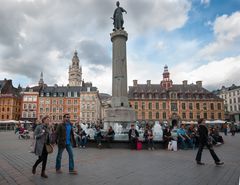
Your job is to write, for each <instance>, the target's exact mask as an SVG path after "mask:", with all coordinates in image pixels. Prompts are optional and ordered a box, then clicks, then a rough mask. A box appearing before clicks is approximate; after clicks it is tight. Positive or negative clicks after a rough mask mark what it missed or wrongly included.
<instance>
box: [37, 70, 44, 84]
mask: <svg viewBox="0 0 240 185" xmlns="http://www.w3.org/2000/svg"><path fill="white" fill-rule="evenodd" d="M38 85H39V86H43V85H44V81H43V72H41V74H40V80H39V82H38Z"/></svg>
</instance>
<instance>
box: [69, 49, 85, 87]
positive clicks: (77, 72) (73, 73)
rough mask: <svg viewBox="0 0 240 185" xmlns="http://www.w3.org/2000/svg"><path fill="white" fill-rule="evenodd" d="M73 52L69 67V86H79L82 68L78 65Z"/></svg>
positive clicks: (75, 54)
mask: <svg viewBox="0 0 240 185" xmlns="http://www.w3.org/2000/svg"><path fill="white" fill-rule="evenodd" d="M77 54H78V53H77V51H76V50H75V52H74V56H73V58H72V65H70V66H69V72H68V73H69V78H68V81H69V86H81V84H82V67H81V66H80V65H79V58H78V56H77Z"/></svg>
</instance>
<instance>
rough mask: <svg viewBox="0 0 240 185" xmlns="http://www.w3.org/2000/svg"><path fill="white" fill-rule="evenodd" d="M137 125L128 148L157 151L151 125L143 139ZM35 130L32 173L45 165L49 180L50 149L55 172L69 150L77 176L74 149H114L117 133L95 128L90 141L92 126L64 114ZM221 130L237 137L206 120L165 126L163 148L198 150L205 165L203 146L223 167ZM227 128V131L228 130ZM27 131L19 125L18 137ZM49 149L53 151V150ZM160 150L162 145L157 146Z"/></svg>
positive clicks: (45, 120) (44, 121)
mask: <svg viewBox="0 0 240 185" xmlns="http://www.w3.org/2000/svg"><path fill="white" fill-rule="evenodd" d="M135 127H136V125H135V124H131V127H130V129H129V131H128V140H129V146H130V148H131V149H132V150H134V149H137V150H140V149H142V144H144V145H145V146H146V148H147V149H148V150H155V146H156V147H157V145H158V144H159V142H156V141H154V132H153V127H152V126H151V125H148V124H146V125H145V127H144V132H143V138H140V134H139V129H136V128H135ZM32 128H33V130H34V139H35V140H34V144H33V153H35V154H36V155H37V156H38V159H37V160H36V162H35V163H34V165H33V167H32V173H33V174H36V170H37V166H38V165H39V164H40V163H42V168H41V177H43V178H48V176H47V174H46V173H45V172H46V170H45V169H46V164H47V158H48V154H49V153H51V152H52V150H49V146H51V147H52V146H54V145H56V146H57V148H58V151H57V156H56V165H55V169H56V173H59V174H60V173H62V170H61V160H62V154H63V152H64V150H65V149H66V151H67V153H68V156H69V173H70V174H77V171H76V170H75V166H74V155H73V150H72V148H73V147H78V148H83V149H84V148H86V146H87V143H88V140H91V142H93V141H95V142H96V146H97V147H98V148H100V149H101V148H102V144H103V142H104V145H105V144H106V147H108V148H111V143H112V142H114V138H115V131H114V129H113V128H112V127H111V126H109V128H108V130H107V131H104V132H103V130H102V127H101V125H95V126H94V127H92V128H93V130H94V137H93V138H91V137H90V135H89V133H88V132H86V130H87V129H89V125H88V124H85V123H82V124H80V123H79V122H77V123H75V124H72V123H71V122H70V115H69V114H65V115H64V116H63V122H62V123H61V124H51V123H50V118H49V116H45V117H44V118H43V119H42V120H41V122H40V123H39V124H37V125H33V127H32ZM220 129H221V131H223V133H224V134H225V135H227V134H228V133H231V134H232V136H234V135H235V132H236V129H235V127H234V126H232V125H229V126H228V125H225V124H224V125H223V126H222V128H219V127H218V126H216V125H215V126H214V127H211V126H206V124H205V121H204V119H200V120H199V121H198V124H197V125H185V124H181V125H180V126H179V127H177V125H174V126H172V127H170V126H169V125H162V130H163V135H162V142H161V143H162V144H163V148H165V149H167V150H174V151H177V150H178V149H183V150H185V149H196V148H198V152H197V155H196V163H197V164H198V165H203V164H204V163H203V162H201V156H202V151H203V148H204V147H207V148H208V149H209V151H210V153H211V155H212V157H213V159H214V161H215V163H216V165H222V164H223V162H222V161H221V160H220V159H219V158H218V156H217V155H216V153H215V152H214V149H213V146H214V145H221V144H224V139H223V137H222V136H221V134H220ZM226 129H227V131H226ZM26 130H27V129H26V128H25V127H24V125H23V124H19V125H17V127H16V130H15V134H17V133H19V134H23V133H24V132H26ZM51 147H50V148H51ZM158 147H159V146H158Z"/></svg>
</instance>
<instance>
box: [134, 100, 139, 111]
mask: <svg viewBox="0 0 240 185" xmlns="http://www.w3.org/2000/svg"><path fill="white" fill-rule="evenodd" d="M134 108H135V109H136V110H137V109H138V102H135V103H134Z"/></svg>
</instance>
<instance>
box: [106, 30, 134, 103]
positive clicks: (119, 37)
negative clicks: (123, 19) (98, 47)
mask: <svg viewBox="0 0 240 185" xmlns="http://www.w3.org/2000/svg"><path fill="white" fill-rule="evenodd" d="M110 36H111V41H112V65H113V66H112V102H111V104H112V107H129V103H128V94H127V55H126V42H127V39H128V34H127V32H126V31H124V30H116V31H114V32H113V33H111V34H110Z"/></svg>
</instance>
